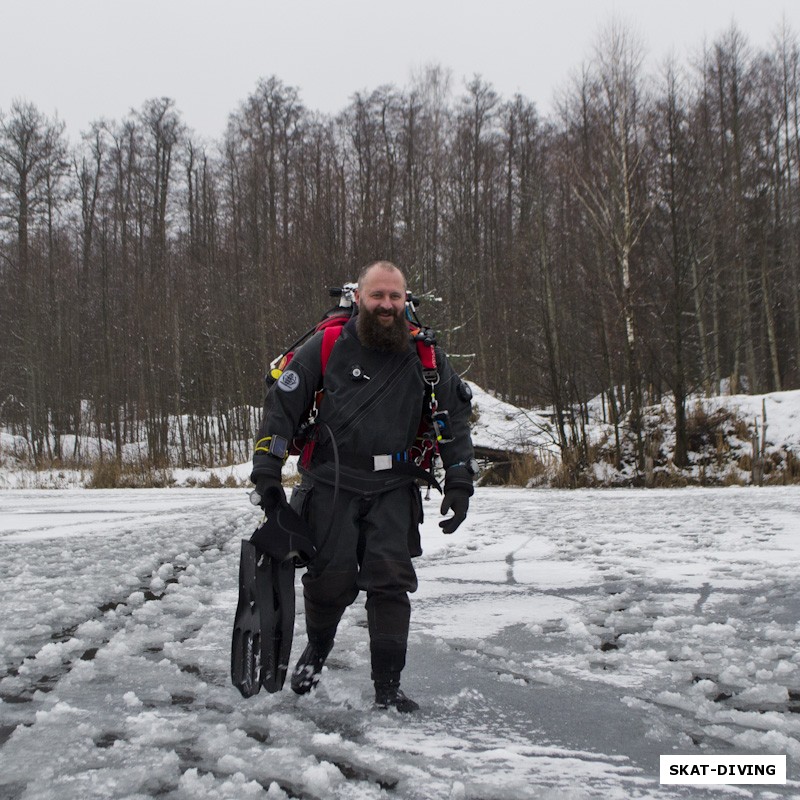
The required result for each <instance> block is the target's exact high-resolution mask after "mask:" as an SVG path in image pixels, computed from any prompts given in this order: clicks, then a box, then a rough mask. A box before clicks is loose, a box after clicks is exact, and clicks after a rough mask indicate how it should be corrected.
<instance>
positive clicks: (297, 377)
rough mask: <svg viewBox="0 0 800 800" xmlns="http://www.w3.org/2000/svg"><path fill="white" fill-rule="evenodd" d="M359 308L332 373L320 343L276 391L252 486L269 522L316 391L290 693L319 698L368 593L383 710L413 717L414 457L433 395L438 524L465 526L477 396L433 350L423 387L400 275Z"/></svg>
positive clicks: (361, 291) (370, 281)
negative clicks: (310, 551)
mask: <svg viewBox="0 0 800 800" xmlns="http://www.w3.org/2000/svg"><path fill="white" fill-rule="evenodd" d="M355 301H356V306H357V310H358V313H357V314H356V315H355V317H354V318H353V319H351V320H349V321H348V322H347V323H346V324H345V326H344V328H343V329H342V332H341V334H340V335H339V338H338V339H337V341H336V343H335V345H334V346H333V349H332V351H331V353H330V356H329V359H328V362H327V366H326V367H325V369H324V371H323V368H322V365H321V341H322V335H323V334H322V333H321V332H319V333H317V334H316V335H314V336H313V337H312V338H311V339H309V340H308V342H306V343H305V344H304V345H303V346H302V347H300V348H299V349H298V350H297V352H296V353H295V354H294V357H293V359H292V361H291V362H290V364H289V368H288V369H287V370H286V371H285V372H284V373H283V375H282V376H281V378H280V380H278V382H277V383H276V384H275V385H274V386H273V388H272V389H271V390H270V392H269V397H268V402H267V403H266V404H265V412H264V417H263V420H262V423H261V427H260V429H259V440H258V443H257V445H256V452H255V453H254V456H253V472H252V474H251V480H252V481H253V482H254V483H255V484H256V492H257V494H258V495H260V497H261V505H262V507H263V508H264V510H265V512H266V513H267V514H269V513H270V511H272V510H273V509H274V508H275V506H276V504H277V503H278V502H280V500H281V498H282V497H283V489H282V488H281V483H280V476H281V466H282V463H283V456H284V453H285V447H284V442H285V441H286V440H289V441H291V438H292V436H293V434H294V432H295V430H296V429H297V426H298V424H299V423H301V422H302V419H301V417H302V415H303V413H304V411H305V410H306V409H307V408H308V407H309V406H310V404H311V402H312V399H313V396H314V393H315V392H316V391H317V390H318V389H319V387H320V385H322V387H323V388H324V395H323V398H322V400H321V403H320V405H319V410H318V414H317V418H316V422H317V425H316V431H317V434H318V437H319V438H318V441H316V443H315V446H314V450H313V457H312V458H311V460H310V462H309V463H308V464H306V466H304V467H301V472H302V473H303V481H302V483H301V484H300V486H298V487H297V488H296V489H295V490H294V492H293V494H292V500H291V505H292V508H293V509H294V510H295V511H297V512H298V513H299V514H300V515H301V516H302V517H303V518H304V519H305V521H306V522H307V523H308V525H309V527H310V528H311V529H312V530H313V532H314V536H315V544H316V546H317V549H318V553H317V556H316V558H315V559H314V560H313V561H312V563H311V564H310V565H309V567H308V570H307V572H306V574H305V575H304V576H303V597H304V601H305V610H306V631H307V634H308V646H307V647H306V649H305V651H304V652H303V654H302V655H301V657H300V660H299V661H298V663H297V666H296V667H295V669H294V672H293V673H292V679H291V683H292V689H293V690H294V691H295V692H297V693H298V694H305V693H307V692H309V691H311V689H313V688H314V686H315V685H316V683H317V681H318V680H319V673H320V672H321V671H322V666H323V664H324V663H325V659H326V658H327V656H328V654H329V653H330V651H331V649H332V647H333V643H334V637H335V635H336V629H337V626H338V623H339V620H340V619H341V617H342V614H343V613H344V611H345V609H346V608H347V606H349V605H350V604H351V603H352V602H353V601H354V600H355V599H356V597H357V596H358V593H359V591H364V592H366V595H367V600H366V608H367V619H368V623H369V637H370V657H371V666H372V680H373V682H374V684H375V704H376V706H378V707H380V708H396V709H397V710H398V711H402V712H408V711H415V710H416V709H417V708H418V705H417V704H416V703H415V702H414V701H413V700H411V699H410V698H408V697H407V696H406V695H405V694H404V693H403V692H402V691H401V689H400V674H401V672H402V670H403V667H404V666H405V663H406V645H407V640H408V628H409V618H410V608H411V607H410V602H409V599H408V594H409V592H413V591H415V590H416V588H417V578H416V574H415V572H414V567H413V565H412V562H411V559H412V557H414V556H418V555H420V554H421V552H422V550H421V548H420V536H419V524H420V522H421V521H422V501H421V497H420V492H419V488H418V486H417V484H416V481H415V476H414V475H413V474H412V473H413V469H414V468H413V466H411V465H410V464H409V462H408V460H407V454H408V452H409V449H410V448H411V446H412V444H413V442H414V440H415V438H416V435H417V431H418V427H419V423H420V419H421V418H422V416H423V413H425V412H427V411H429V406H430V404H431V398H430V393H431V388H433V390H434V391H435V395H434V396H435V403H437V404H438V406H437V409H438V410H440V411H446V412H447V415H442V418H444V419H445V420H446V423H445V424H446V425H447V426H449V431H448V435H447V436H445V437H444V438H445V439H446V440H447V441H443V442H442V443H441V444H440V454H441V457H442V460H443V464H444V466H445V468H446V473H445V486H444V499H443V501H442V506H441V512H442V514H447V513H449V512H450V511H452V512H453V516H452V517H450V518H448V519H445V520H443V521H442V522H440V523H439V524H440V526H441V527H442V529H443V531H444V532H445V533H452V532H453V531H455V530H456V528H457V527H458V526H459V525H460V524H461V522H463V520H464V519H465V517H466V514H467V509H468V506H469V498H470V496H471V495H472V493H473V478H474V477H475V475H476V473H477V466H476V464H475V460H474V454H473V448H472V441H471V439H470V434H469V425H468V422H469V416H470V409H471V406H470V397H471V392H470V390H469V387H468V386H467V385H466V384H465V383H464V382H463V381H462V380H461V379H460V378H459V377H458V375H457V374H456V373H455V372H454V371H453V369H452V367H451V366H450V364H449V363H448V361H447V359H446V357H445V355H444V353H443V352H442V351H441V350H440V349H439V348H436V350H435V355H436V365H437V369H438V382H436V383H435V386H433V387H431V385H430V384H432V383H433V382H434V379H435V376H434V377H433V378H432V377H431V375H430V374H428V375H427V378H428V383H426V380H425V376H424V374H423V367H422V363H421V360H420V357H419V356H418V354H417V349H416V346H415V345H414V343H413V341H412V338H411V335H410V332H409V329H408V325H407V323H406V319H405V303H406V280H405V277H404V275H403V273H402V272H401V270H400V269H399V268H398V267H396V266H395V265H394V264H391V263H390V262H388V261H377V262H373V263H371V264H368V265H367V266H366V267H364V269H363V270H362V271H361V274H360V275H359V278H358V289H357V290H356V292H355ZM323 373H324V374H323ZM273 442H278V446H277V448H275V449H276V452H272V450H273ZM259 445H260V446H259ZM376 456H378V457H379V458H375V457H376ZM389 456H391V459H390V458H389Z"/></svg>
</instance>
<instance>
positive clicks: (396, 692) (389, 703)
mask: <svg viewBox="0 0 800 800" xmlns="http://www.w3.org/2000/svg"><path fill="white" fill-rule="evenodd" d="M375 708H381V709H389V708H396V709H397V710H398V711H399V712H400V713H401V714H409V713H411V712H412V711H417V710H418V709H419V703H415V702H414V701H413V700H412V699H411V698H410V697H406V696H405V694H403V690H402V689H401V688H400V681H399V680H377V681H375Z"/></svg>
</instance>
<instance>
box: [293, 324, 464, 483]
mask: <svg viewBox="0 0 800 800" xmlns="http://www.w3.org/2000/svg"><path fill="white" fill-rule="evenodd" d="M347 321H348V318H346V317H342V316H339V317H333V318H330V319H327V320H324V321H323V322H322V323H321V324H320V328H321V329H322V330H323V334H322V344H321V347H320V364H321V371H320V375H321V378H322V380H324V378H325V372H326V369H327V366H328V361H329V359H330V356H331V352H332V351H333V347H334V345H335V344H336V342H337V341H338V340H339V336H340V335H341V333H342V329H343V328H344V325H345V323H346V322H347ZM409 333H410V335H411V337H412V339H413V340H414V344H415V347H416V351H417V356H418V358H419V361H420V364H421V365H422V378H423V380H424V381H425V384H426V406H427V411H428V413H427V414H426V413H425V412H423V416H422V419H420V424H419V428H418V430H417V435H416V438H415V440H414V444H413V445H412V446H411V447H410V448H409V449H408V450H406V451H402V452H397V453H383V454H378V455H368V456H359V455H349V454H341V453H339V452H338V448H337V447H336V443H335V439H334V437H333V432H332V431H331V430H330V428H327V426H326V428H327V430H328V433H329V436H330V438H331V447H330V449H329V448H327V447H326V448H324V449H323V448H320V447H318V446H317V445H318V439H317V435H316V433H317V432H316V430H315V428H316V424H317V423H316V418H317V414H318V413H319V407H320V404H321V403H322V400H323V398H324V389H323V388H320V389H318V390H317V392H316V393H315V395H314V401H313V403H312V405H311V408H310V409H309V413H308V415H307V418H306V420H305V422H304V423H303V424H302V425H301V426H300V428H299V429H298V432H297V435H296V436H295V438H294V439H293V442H292V445H293V450H294V451H295V452H299V454H300V465H301V466H302V467H305V468H308V467H310V466H311V463H312V460H313V461H316V462H317V463H320V462H322V461H326V460H330V458H329V457H332V458H333V460H335V461H336V463H337V464H340V465H344V466H347V467H352V468H353V469H359V470H364V471H367V472H383V471H389V470H390V471H392V472H394V473H395V474H399V475H408V476H410V477H414V478H419V479H420V480H424V481H425V482H426V483H427V484H428V485H431V486H435V487H436V488H437V489H438V490H439V491H441V487H440V486H439V483H438V481H437V480H436V478H435V476H434V456H435V455H436V450H437V445H438V444H439V443H440V442H446V441H450V439H449V438H448V435H449V426H448V425H447V412H446V411H439V410H438V402H437V400H436V390H435V387H436V385H437V384H438V383H439V370H438V367H437V365H436V351H435V344H436V342H435V339H434V337H433V332H432V331H431V330H430V329H428V328H423V327H421V326H415V325H411V324H409Z"/></svg>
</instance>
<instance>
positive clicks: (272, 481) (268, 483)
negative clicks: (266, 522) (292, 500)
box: [250, 475, 286, 516]
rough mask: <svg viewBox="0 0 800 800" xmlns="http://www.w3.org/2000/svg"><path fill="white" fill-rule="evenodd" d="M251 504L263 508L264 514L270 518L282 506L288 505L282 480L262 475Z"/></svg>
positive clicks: (257, 482) (252, 495) (251, 498)
mask: <svg viewBox="0 0 800 800" xmlns="http://www.w3.org/2000/svg"><path fill="white" fill-rule="evenodd" d="M250 502H252V503H253V505H254V506H261V509H262V510H263V511H264V513H265V514H266V515H267V516H269V515H270V514H272V513H273V512H274V511H275V509H276V508H277V507H278V506H279V505H280V504H281V503H286V495H285V494H284V493H283V486H281V480H280V478H276V477H273V476H270V475H261V476H260V477H259V479H258V480H257V481H256V489H255V492H253V493H252V494H251V495H250Z"/></svg>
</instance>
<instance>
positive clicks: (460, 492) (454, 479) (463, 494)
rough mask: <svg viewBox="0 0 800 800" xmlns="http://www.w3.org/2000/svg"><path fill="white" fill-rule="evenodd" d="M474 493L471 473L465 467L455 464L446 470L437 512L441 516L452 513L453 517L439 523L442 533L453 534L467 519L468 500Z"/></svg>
mask: <svg viewBox="0 0 800 800" xmlns="http://www.w3.org/2000/svg"><path fill="white" fill-rule="evenodd" d="M474 491H475V488H474V487H473V485H472V473H471V472H470V471H469V469H467V467H466V466H465V465H463V464H457V465H456V466H453V467H450V468H449V469H448V470H447V474H446V476H445V479H444V498H442V507H441V509H439V510H440V513H442V514H447V513H448V512H449V511H452V512H453V516H452V517H448V518H447V519H443V520H442V521H441V522H440V523H439V527H440V528H441V529H442V532H443V533H453V532H454V531H455V530H456V529H457V528H458V526H459V525H460V524H461V523H462V522H463V521H464V520H465V519H466V518H467V510H468V509H469V498H470V497H471V496H472V493H473V492H474Z"/></svg>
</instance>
